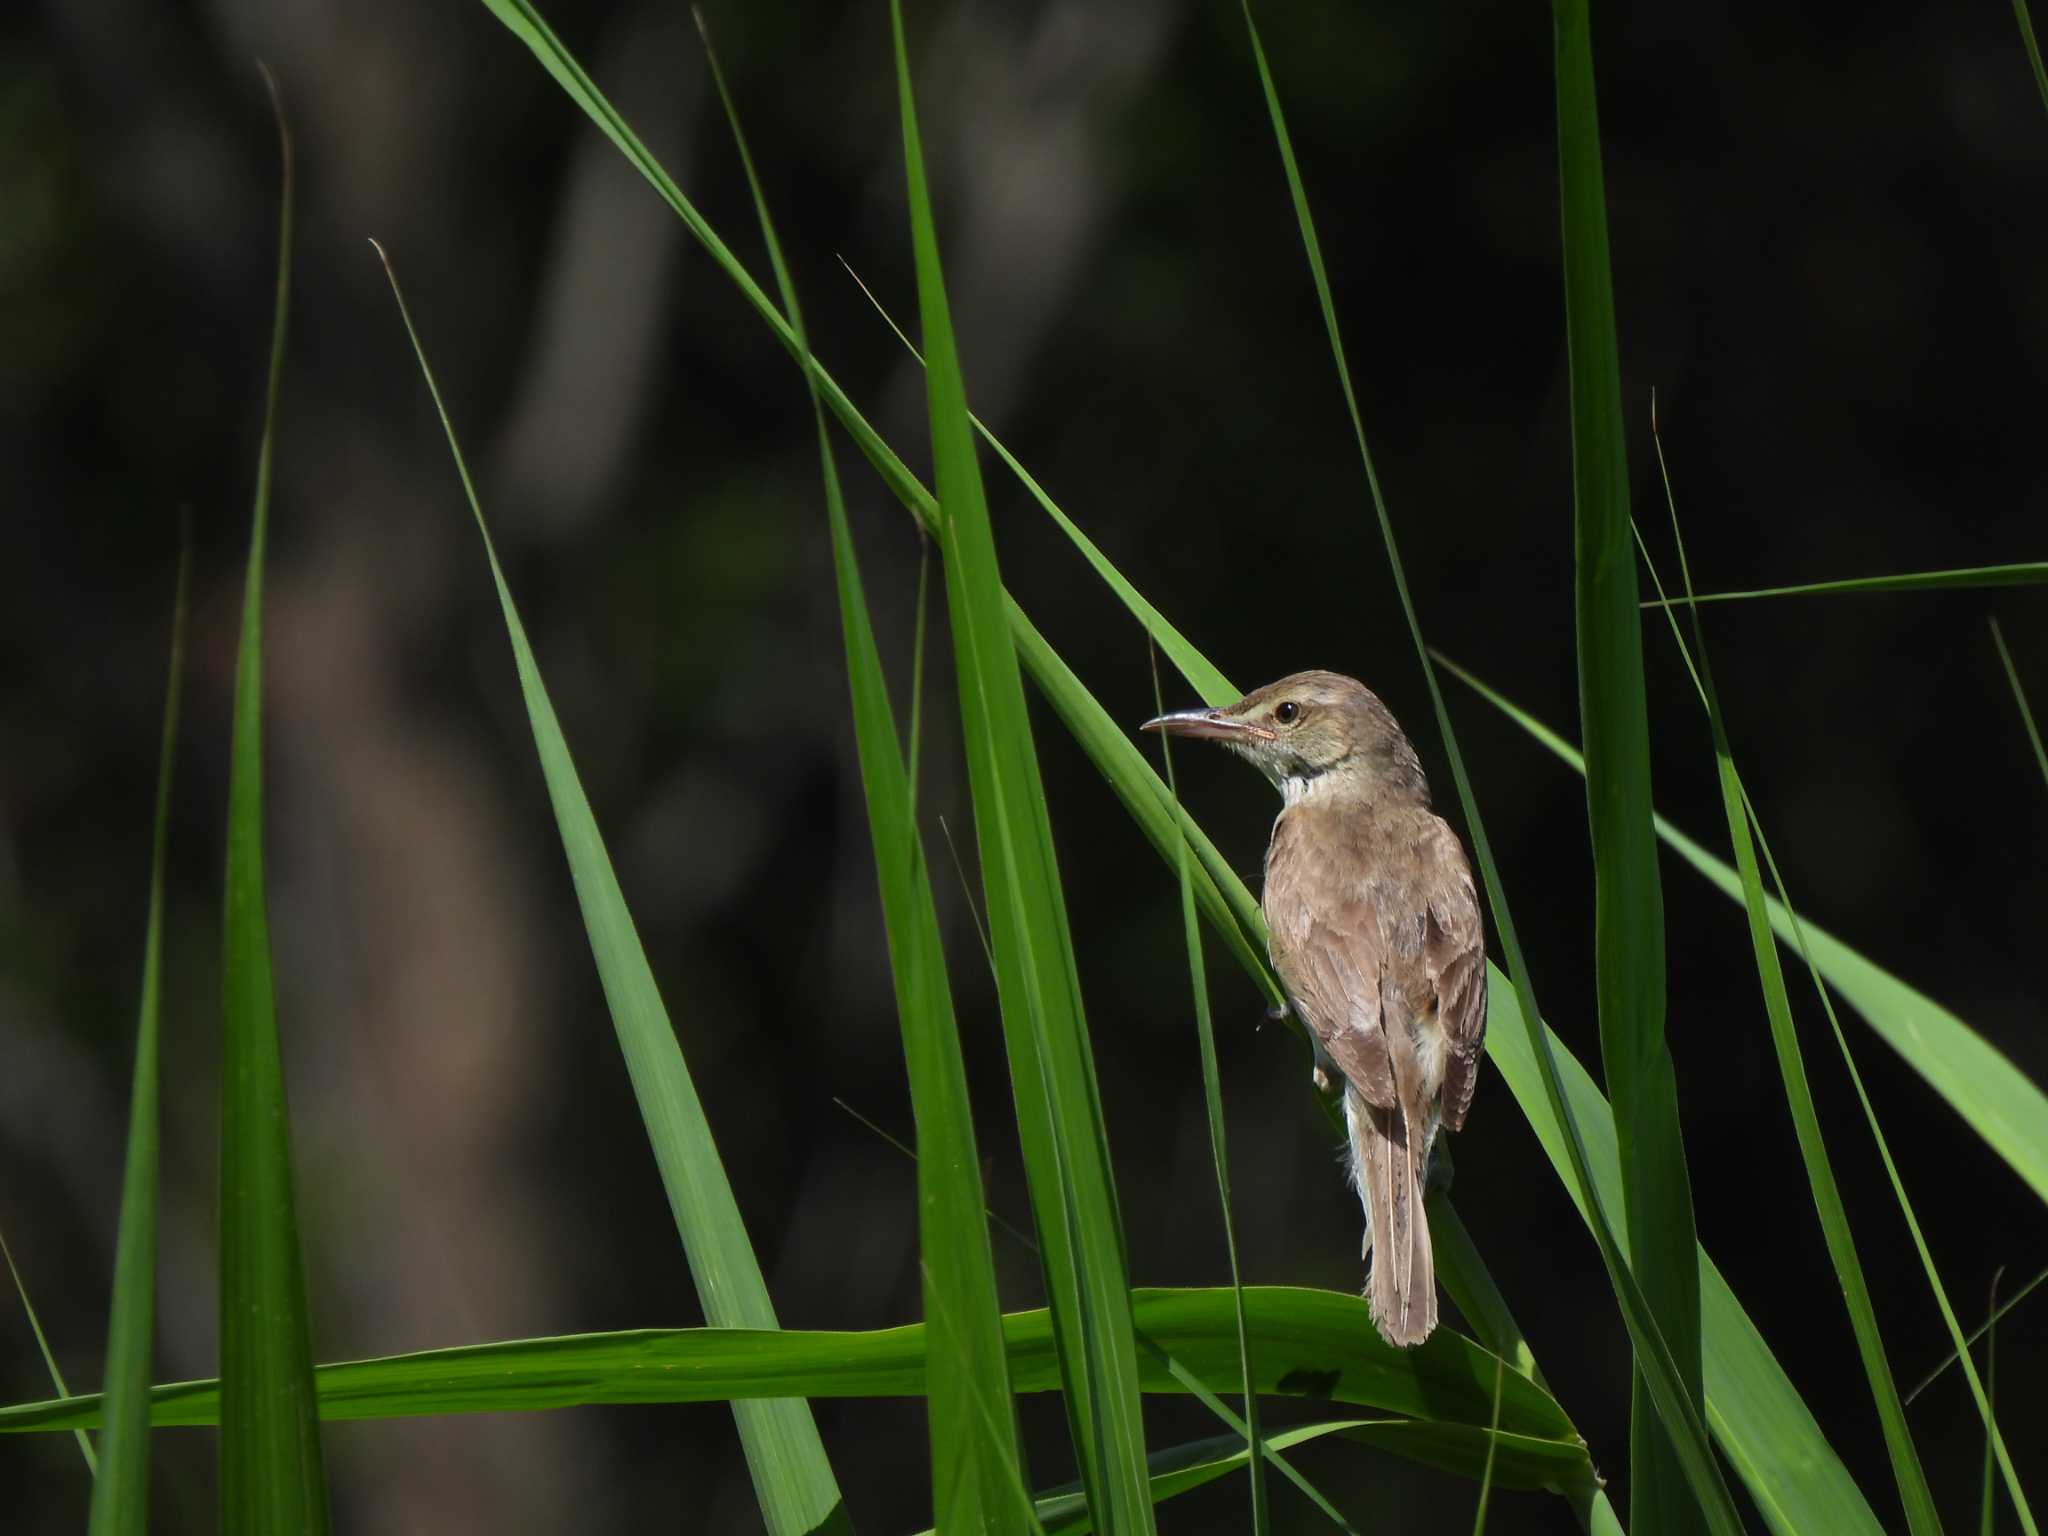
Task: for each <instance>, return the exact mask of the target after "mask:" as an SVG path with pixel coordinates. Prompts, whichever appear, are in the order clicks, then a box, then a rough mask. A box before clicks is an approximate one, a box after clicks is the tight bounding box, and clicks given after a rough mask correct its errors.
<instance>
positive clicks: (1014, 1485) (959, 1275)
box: [697, 13, 1037, 1533]
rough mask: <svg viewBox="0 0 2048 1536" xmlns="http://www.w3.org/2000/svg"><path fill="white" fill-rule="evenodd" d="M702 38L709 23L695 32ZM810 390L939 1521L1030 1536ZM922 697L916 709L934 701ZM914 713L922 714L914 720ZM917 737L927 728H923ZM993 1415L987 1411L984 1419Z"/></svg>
mask: <svg viewBox="0 0 2048 1536" xmlns="http://www.w3.org/2000/svg"><path fill="white" fill-rule="evenodd" d="M697 24H698V28H699V30H700V31H701V30H703V26H704V21H703V16H702V15H701V13H700V14H699V16H698V18H697ZM705 53H706V55H707V57H708V59H709V62H710V66H711V78H712V81H713V83H714V84H715V85H716V86H717V89H718V96H719V100H720V101H721V102H722V103H723V104H724V107H725V110H726V116H727V118H728V120H729V121H730V122H731V124H732V132H733V141H734V144H735V145H736V146H737V148H738V151H739V156H740V163H741V165H742V167H743V168H744V169H745V171H746V176H747V186H748V189H749V191H750V192H751V193H752V195H753V198H754V207H755V211H756V212H757V213H758V214H759V215H760V220H761V234H762V238H763V239H764V240H765V241H766V242H767V246H768V257H769V261H770V263H771V264H772V266H773V267H774V271H775V280H776V284H777V287H778V288H779V290H780V292H781V294H782V304H783V310H784V313H785V314H786V316H787V317H788V320H789V323H790V327H791V329H792V330H794V331H795V332H796V335H797V340H798V343H799V345H802V343H803V336H804V330H803V317H802V311H801V309H800V308H799V307H798V304H797V297H796V287H795V284H794V283H793V282H792V281H791V280H790V276H789V269H788V266H787V264H786V263H785V262H784V260H783V256H782V247H781V244H780V242H779V241H778V240H777V239H776V236H775V228H774V223H773V221H772V220H771V218H770V217H769V213H768V202H767V198H766V196H765V195H764V194H763V192H762V190H761V183H760V179H759V177H758V176H757V175H756V173H755V170H754V162H753V157H752V156H751V155H750V154H749V153H748V152H747V143H746V137H745V135H744V134H743V133H742V132H741V129H740V122H739V114H738V112H737V110H736V109H735V108H734V106H733V102H732V98H731V96H730V94H729V93H728V92H727V90H726V85H725V77H724V74H723V72H722V71H721V70H720V69H719V67H718V58H717V55H716V54H715V53H714V52H713V51H712V49H711V44H710V38H709V36H708V34H707V35H706V37H705ZM805 382H806V383H807V384H809V385H810V391H809V392H810V397H811V407H812V410H813V412H814V414H815V415H816V417H817V425H818V453H819V459H820V462H821V464H822V467H823V473H824V487H825V510H826V517H827V520H828V522H829V524H830V529H831V538H832V563H833V569H834V572H835V573H836V575H837V578H838V586H839V612H840V618H841V623H842V628H843V631H844V637H845V643H846V667H847V677H848V680H849V683H850V685H851V689H852V695H853V722H854V738H855V741H856V743H857V745H858V748H859V753H860V764H861V783H862V786H863V788H864V790H865V792H866V796H867V808H868V828H869V831H870V833H871V834H872V836H873V841H874V850H875V870H876V874H877V877H878V880H879V882H880V886H881V895H882V913H883V919H884V927H885V929H886V932H887V936H888V944H889V963H890V970H891V973H892V975H893V976H894V978H895V984H896V1010H897V1015H898V1018H899V1020H900V1021H901V1025H902V1032H903V1057H904V1063H905V1066H906V1067H907V1069H908V1073H909V1078H910V1101H911V1110H912V1114H913V1116H914V1118H915V1121H916V1126H917V1155H916V1163H917V1185H918V1198H917V1204H918V1217H919V1222H918V1230H919V1238H920V1242H921V1248H922V1255H923V1263H922V1266H921V1267H922V1271H923V1278H924V1308H925V1316H926V1318H927V1319H929V1320H931V1321H932V1323H933V1325H934V1327H935V1328H938V1329H939V1330H940V1331H941V1332H942V1333H943V1335H944V1336H945V1338H946V1339H947V1341H948V1344H949V1346H950V1350H951V1352H952V1354H953V1356H954V1361H953V1364H952V1366H951V1367H950V1368H947V1369H941V1370H934V1371H932V1372H931V1373H930V1390H931V1396H930V1402H929V1404H928V1405H927V1409H926V1417H927V1419H928V1421H929V1427H930V1439H931V1455H932V1469H931V1476H932V1518H933V1520H934V1522H935V1523H936V1524H937V1525H938V1527H939V1528H940V1529H942V1530H948V1531H987V1532H991V1533H999V1532H1028V1531H1032V1530H1035V1529H1037V1523H1036V1520H1035V1518H1034V1516H1033V1511H1032V1504H1031V1499H1030V1495H1029V1493H1028V1491H1027V1484H1026V1482H1025V1474H1024V1453H1023V1449H1022V1447H1021V1446H1020V1445H1019V1443H1018V1438H1017V1416H1016V1410H1015V1407H1014V1404H1013V1403H1012V1401H1011V1396H1010V1382H1009V1370H1008V1364H1007V1360H1006V1358H1005V1355H1004V1353H1003V1334H1002V1308H1001V1306H1000V1305H999V1303H998V1302H997V1299H996V1276H995V1261H994V1258H993V1256H992V1255H991V1254H990V1252H989V1238H988V1224H987V1221H986V1220H985V1218H984V1216H983V1208H984V1204H985V1202H984V1199H983V1194H982V1184H981V1164H980V1159H979V1157H978V1155H977V1153H976V1150H975V1138H974V1123H973V1118H972V1115H971V1112H970V1108H969V1100H968V1094H967V1073H966V1067H965V1065H964V1064H963V1062H962V1060H961V1056H960V1031H959V1025H958V1023H957V1021H956V1020H955V1018H954V1014H953V997H952V988H951V986H950V984H949V983H948V981H947V978H946V960H945V950H944V944H943V941H942V939H941V937H940V932H939V919H938V912H937V910H936V908H935V907H934V905H933V901H932V886H931V871H930V868H929V866H928V865H927V864H926V862H925V856H924V845H923V842H922V840H921V839H920V837H919V835H918V830H917V822H916V809H915V799H916V788H915V783H914V780H913V779H912V777H911V775H910V772H909V771H907V770H906V768H905V765H904V759H903V751H902V747H901V745H900V743H899V742H898V740H897V735H896V717H895V712H894V710H893V709H891V707H890V704H889V693H888V686H887V684H886V683H885V681H884V680H883V674H882V658H881V651H880V649H879V647H878V646H877V645H876V643H875V632H874V626H873V624H872V622H871V620H870V618H869V614H868V605H867V597H866V594H865V592H864V591H863V589H862V585H861V577H860V566H859V562H858V560H857V559H856V558H855V555H854V548H853V534H852V530H851V528H850V527H849V525H848V523H847V517H846V505H845V501H844V499H843V498H842V496H841V495H840V489H839V471H838V467H837V465H836V464H835V463H834V461H833V457H832V441H831V437H830V434H829V433H828V431H827V429H826V425H825V409H824V406H823V405H822V404H821V403H820V402H819V400H818V395H817V388H816V385H815V384H814V383H812V382H811V381H810V379H809V376H808V375H806V380H805ZM922 593H923V583H922V580H920V583H919V594H920V606H919V611H918V637H919V645H918V648H917V656H918V662H919V668H918V670H919V678H920V680H921V678H922V655H923V645H922V639H923V631H924V613H923V606H922ZM921 691H922V690H921V688H917V687H914V688H913V698H914V699H915V698H917V697H919V696H920V695H921ZM916 718H917V709H916V706H915V705H913V709H912V720H913V722H915V721H916ZM912 728H913V730H915V728H916V727H915V723H913V727H912ZM984 1410H985V1411H984Z"/></svg>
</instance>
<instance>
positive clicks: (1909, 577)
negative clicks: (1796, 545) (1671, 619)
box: [1643, 560, 2048, 608]
mask: <svg viewBox="0 0 2048 1536" xmlns="http://www.w3.org/2000/svg"><path fill="white" fill-rule="evenodd" d="M2044 581H2048V560H2025V561H2021V562H2019V563H2018V564H2016V565H1972V566H1963V567H1959V568H1957V569H1955V570H1949V571H1908V572H1904V573H1902V574H1900V575H1896V576H1851V577H1847V578H1845V579H1843V580H1840V581H1807V582H1800V583H1798V584H1797V585H1795V586H1789V587H1756V588H1752V589H1751V590H1749V591H1746V592H1701V593H1699V594H1697V595H1696V596H1691V597H1672V598H1659V599H1655V600H1653V601H1651V602H1646V603H1644V604H1643V606H1644V607H1645V608H1654V607H1656V606H1657V604H1658V603H1659V602H1662V603H1668V604H1670V605H1671V606H1672V607H1679V606H1689V605H1691V604H1694V603H1734V602H1745V601H1748V600H1749V599H1751V598H1758V597H1833V596H1840V595H1843V594H1846V593H1852V592H1949V591H1955V590H1958V589H1961V588H1966V587H2034V586H2039V585H2040V584H2041V583H2042V582H2044Z"/></svg>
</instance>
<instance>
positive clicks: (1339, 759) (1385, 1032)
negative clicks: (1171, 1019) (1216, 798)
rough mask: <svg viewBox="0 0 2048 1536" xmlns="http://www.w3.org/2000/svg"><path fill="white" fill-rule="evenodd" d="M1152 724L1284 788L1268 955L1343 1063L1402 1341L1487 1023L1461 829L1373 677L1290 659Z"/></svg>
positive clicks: (1319, 1067)
mask: <svg viewBox="0 0 2048 1536" xmlns="http://www.w3.org/2000/svg"><path fill="white" fill-rule="evenodd" d="M1143 728H1144V729H1145V730H1148V731H1152V730H1157V731H1167V732H1171V733H1172V734H1173V735H1176V736H1193V737H1199V738H1201V739H1203V740H1207V741H1220V742H1222V743H1223V744H1224V745H1225V746H1227V747H1229V748H1230V749H1231V750H1232V751H1233V752H1236V753H1237V754H1238V755H1239V756H1241V757H1245V758H1248V759H1250V761H1251V762H1252V764H1253V765H1254V766H1255V767H1257V768H1258V769H1259V771H1260V772H1261V773H1263V774H1265V776H1266V777H1267V778H1268V779H1270V780H1272V782H1273V785H1274V787H1275V788H1276V789H1278V790H1279V791H1280V797H1281V799H1282V800H1284V801H1285V802H1286V804H1285V806H1284V808H1283V809H1282V810H1281V812H1280V817H1279V820H1277V821H1275V822H1274V823H1273V840H1272V843H1271V844H1270V845H1269V846H1268V847H1267V849H1266V892H1265V900H1264V905H1265V910H1266V929H1267V933H1268V941H1267V942H1268V944H1269V947H1270V949H1271V953H1272V957H1273V968H1274V969H1275V970H1276V971H1278V972H1279V973H1280V980H1281V982H1282V984H1283V985H1284V986H1285V987H1286V989H1287V995H1288V998H1289V1000H1290V1001H1291V1002H1292V1003H1293V1004H1294V1010H1295V1012H1296V1013H1298V1014H1299V1015H1300V1016H1301V1019H1302V1022H1303V1023H1305V1024H1306V1025H1307V1026H1308V1028H1309V1033H1310V1035H1311V1036H1312V1037H1313V1039H1314V1041H1315V1044H1316V1069H1315V1081H1316V1086H1317V1087H1318V1088H1319V1089H1321V1090H1322V1091H1324V1092H1325V1093H1327V1092H1330V1091H1332V1089H1333V1086H1334V1085H1333V1083H1332V1081H1331V1078H1330V1076H1329V1070H1328V1069H1329V1068H1330V1067H1331V1066H1332V1065H1334V1066H1335V1068H1336V1070H1337V1071H1338V1072H1339V1073H1341V1074H1342V1075H1343V1082H1344V1121H1345V1124H1346V1126H1347V1128H1348V1129H1349V1131H1350V1156H1349V1162H1350V1169H1351V1181H1352V1183H1353V1184H1354V1185H1355V1186H1356V1187H1357V1190H1358V1193H1359V1197H1360V1200H1361V1203H1362V1204H1363V1205H1364V1207H1365V1218H1366V1227H1365V1247H1364V1250H1363V1253H1362V1254H1361V1257H1365V1256H1370V1257H1371V1259H1372V1270H1371V1273H1370V1275H1369V1277H1368V1279H1367V1282H1366V1295H1367V1297H1368V1298H1369V1300H1370V1303H1371V1307H1372V1318H1373V1322H1374V1324H1375V1325H1376V1326H1377V1327H1378V1328H1379V1331H1380V1335H1381V1337H1383V1338H1384V1339H1386V1341H1387V1342H1388V1343H1389V1344H1392V1345H1394V1346H1396V1347H1397V1348H1405V1347H1407V1346H1409V1345H1414V1344H1420V1343H1421V1342H1422V1341H1423V1340H1424V1339H1426V1338H1428V1337H1429V1333H1430V1330H1431V1329H1433V1328H1434V1327H1436V1265H1435V1261H1434V1260H1433V1258H1432V1257H1431V1253H1430V1245H1429V1219H1428V1217H1427V1216H1425V1215H1424V1214H1423V1210H1422V1192H1423V1189H1424V1186H1425V1183H1426V1181H1427V1177H1428V1171H1429V1158H1430V1151H1431V1148H1432V1147H1433V1146H1434V1144H1435V1141H1436V1134H1437V1130H1438V1128H1439V1127H1440V1126H1449V1127H1450V1128H1451V1129H1452V1130H1454V1131H1455V1130H1457V1129H1459V1128H1460V1127H1461V1126H1463V1125H1464V1123H1465V1111H1466V1110H1467V1109H1468V1108H1470V1107H1471V1103H1472V1088H1473V1084H1474V1082H1475V1080H1476V1078H1477V1076H1478V1072H1479V1048H1480V1045H1481V1043H1482V1041H1483V1040H1484V1039H1485V1037H1486V954H1485V931H1484V928H1483V926H1482V924H1481V922H1480V917H1479V900H1478V897H1477V896H1476V894H1475V893H1474V891H1473V888H1472V868H1471V866H1470V865H1469V864H1468V863H1466V861H1465V850H1464V848H1463V847H1462V846H1461V845H1460V843H1459V842H1458V835H1457V834H1456V833H1455V832H1453V831H1452V830H1451V829H1450V827H1449V826H1447V825H1446V824H1445V823H1444V821H1443V818H1441V817H1440V816H1437V815H1436V814H1435V813H1434V812H1432V811H1431V810H1430V808H1429V783H1428V781H1427V780H1426V779H1425V778H1424V777H1423V773H1422V763H1421V761H1420V760H1419V759H1418V758H1417V757H1416V755H1415V748H1414V747H1413V746H1412V745H1410V743H1409V741H1408V738H1407V737H1406V736H1405V735H1403V734H1402V733H1401V727H1400V726H1399V725H1398V724H1396V723H1395V721H1394V717H1393V715H1391V714H1390V713H1388V711H1387V706H1386V705H1384V704H1382V703H1381V702H1380V701H1379V699H1378V697H1377V696H1376V695H1375V694H1374V693H1373V692H1372V691H1371V690H1370V689H1368V688H1367V687H1366V686H1365V685H1364V684H1363V683H1360V682H1358V681H1356V680H1355V679H1352V678H1349V677H1343V676H1340V675H1339V674H1337V673H1335V672H1297V673H1295V674H1294V675H1293V676H1292V677H1283V678H1281V679H1280V681H1279V682H1277V683H1271V684H1268V685H1267V686H1266V687H1264V688H1261V689H1258V690H1257V691H1256V692H1253V693H1248V694H1246V695H1245V696H1244V697H1243V698H1242V699H1239V700H1238V701H1237V702H1236V703H1235V704H1232V705H1230V706H1229V707H1227V708H1224V709H1190V710H1182V711H1181V712H1179V713H1177V714H1171V715H1161V716H1160V717H1159V718H1158V719H1156V720H1148V721H1146V722H1145V725H1144V727H1143Z"/></svg>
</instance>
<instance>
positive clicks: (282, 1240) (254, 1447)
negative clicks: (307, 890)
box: [220, 71, 327, 1536]
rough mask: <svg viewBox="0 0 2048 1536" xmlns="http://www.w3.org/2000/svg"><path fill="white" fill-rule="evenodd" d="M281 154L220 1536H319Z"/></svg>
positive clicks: (245, 675)
mask: <svg viewBox="0 0 2048 1536" xmlns="http://www.w3.org/2000/svg"><path fill="white" fill-rule="evenodd" d="M264 82H265V84H266V85H270V86H271V103H272V106H273V107H274V108H276V110H277V123H278V136H279V140H280V142H281V144H282V146H283V178H282V179H283V195H282V198H281V207H280V212H279V215H278V252H277V311H276V316H275V319H274V321H273V325H272V331H271V339H270V376H269V382H268V385H267V387H266V389H265V392H264V406H263V440H262V443H261V446H260V447H259V448H258V449H257V453H256V509H255V515H254V518H253V520H252V521H253V528H252V531H251V534H250V538H249V569H248V578H247V582H246V584H245V587H244V590H243V594H242V634H241V646H240V650H239V652H238V653H237V656H236V659H235V703H234V721H235V723H234V747H233V754H232V758H231V762H230V767H229V773H228V849H227V853H228V859H227V910H226V913H225V916H224V918H223V930H224V932H223V950H222V957H221V1001H222V1005H223V1006H222V1019H223V1030H222V1039H221V1078H222V1087H221V1128H220V1364H221V1382H222V1393H221V1399H222V1400H221V1432H220V1501H221V1515H220V1520H221V1530H222V1531H223V1532H226V1533H228V1536H269V1533H271V1532H275V1531H294V1532H305V1533H308V1536H318V1533H320V1532H323V1531H325V1530H326V1529H327V1477H326V1469H325V1466H324V1464H323V1462H322V1459H321V1452H320V1426H319V1424H318V1422H317V1421H316V1419H315V1417H314V1394H313V1350H312V1344H311V1334H310V1331H309V1326H308V1322H307V1316H306V1280H305V1274H304V1269H303V1263H304V1261H303V1259H302V1258H301V1256H300V1252H299V1234H298V1220H297V1217H296V1215H295V1214H294V1200H293V1194H292V1150H291V1125H290V1115H289V1111H288V1109H287V1107H286V1104H285V1091H284V1070H283V1065H282V1062H281V1060H280V1056H279V1047H278V1033H277V994H276V989H275V986H274V984H273V982H272V978H271V966H270V918H269V914H268V911H267V910H266V897H265V895H264V879H263V557H264V546H265V544H266V542H267V539H268V534H269V525H270V465H271V453H272V450H273V447H274V445H275V443H276V441H277V398H278V386H279V382H280V380H281V378H282V377H283V373H284V337H285V317H286V314H287V313H288V311H289V309H290V299H291V239H292V153H291V139H290V135H289V134H288V133H287V131H286V129H285V124H284V112H283V109H282V108H281V107H278V106H277V93H276V87H275V85H274V84H273V83H272V82H271V80H270V76H269V74H268V72H267V71H266V72H265V74H264Z"/></svg>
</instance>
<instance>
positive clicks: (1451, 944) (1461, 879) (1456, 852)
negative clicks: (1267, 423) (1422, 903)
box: [1422, 818, 1486, 1131]
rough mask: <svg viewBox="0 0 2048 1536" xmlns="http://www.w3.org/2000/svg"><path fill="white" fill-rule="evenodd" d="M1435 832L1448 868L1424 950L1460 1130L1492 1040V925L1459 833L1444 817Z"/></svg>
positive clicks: (1446, 1094)
mask: <svg viewBox="0 0 2048 1536" xmlns="http://www.w3.org/2000/svg"><path fill="white" fill-rule="evenodd" d="M1432 819H1436V818H1432ZM1435 836H1436V838H1437V840H1438V842H1437V855H1436V859H1435V860H1434V863H1435V866H1436V868H1437V869H1439V870H1441V871H1442V872H1443V873H1442V876H1441V877H1440V878H1439V879H1438V880H1437V881H1436V882H1435V887H1436V888H1435V889H1434V890H1433V891H1432V892H1431V895H1430V902H1429V916H1428V921H1427V923H1426V924H1425V929H1424V934H1423V946H1422V953H1423V960H1424V963H1425V964H1426V965H1427V967H1428V971H1429V979H1430V981H1431V983H1432V984H1433V985H1434V986H1435V988H1436V1012H1437V1021H1438V1022H1439V1023H1440V1024H1441V1025H1442V1027H1443V1031H1444V1045H1445V1059H1444V1089H1443V1116H1444V1124H1445V1125H1447V1126H1448V1127H1450V1129H1452V1130H1454V1131H1455V1130H1460V1129H1462V1128H1463V1126H1464V1124H1465V1111H1466V1110H1468V1109H1470V1108H1471V1107H1472V1090H1473V1088H1474V1087H1475V1086H1476V1085H1477V1083H1478V1081H1479V1053H1480V1048H1481V1047H1482V1046H1483V1045H1484V1044H1485V1043H1486V926H1485V924H1484V923H1483V922H1482V921H1481V919H1480V916H1479V897H1478V894H1477V893H1476V892H1475V891H1474V890H1473V888H1472V866H1471V865H1470V864H1468V863H1466V862H1465V849H1464V845H1463V844H1461V843H1460V842H1459V841H1458V834H1457V833H1455V832H1453V831H1452V830H1451V829H1450V827H1449V826H1447V825H1446V824H1445V823H1444V822H1443V821H1442V820H1440V819H1438V820H1436V832H1435Z"/></svg>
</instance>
